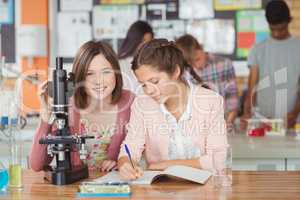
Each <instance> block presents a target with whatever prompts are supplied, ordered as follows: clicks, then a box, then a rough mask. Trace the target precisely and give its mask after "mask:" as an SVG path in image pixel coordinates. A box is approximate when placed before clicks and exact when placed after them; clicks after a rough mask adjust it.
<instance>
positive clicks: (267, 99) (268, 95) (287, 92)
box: [241, 0, 300, 129]
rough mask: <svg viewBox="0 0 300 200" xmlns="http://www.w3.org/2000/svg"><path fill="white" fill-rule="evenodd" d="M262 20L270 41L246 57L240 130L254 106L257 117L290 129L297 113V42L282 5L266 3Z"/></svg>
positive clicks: (299, 63)
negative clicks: (246, 78) (275, 120)
mask: <svg viewBox="0 0 300 200" xmlns="http://www.w3.org/2000/svg"><path fill="white" fill-rule="evenodd" d="M266 19H267V21H268V24H269V28H270V31H271V37H270V38H268V39H266V40H265V41H263V42H261V43H259V44H256V45H255V46H254V47H253V48H252V50H251V52H250V54H249V57H248V66H249V68H250V75H249V82H248V94H247V96H246V100H245V104H244V115H243V117H242V119H241V128H242V129H245V128H246V126H247V121H246V120H247V119H249V118H251V117H252V114H253V112H254V111H253V107H254V106H256V108H257V111H258V113H259V114H260V115H262V116H264V117H267V118H281V119H286V122H287V128H292V127H293V126H294V125H295V123H296V121H297V117H298V116H299V112H300V109H299V107H300V105H299V104H300V96H299V92H297V91H298V77H299V74H300V56H299V55H300V54H299V52H300V39H299V38H296V37H293V36H292V35H291V34H290V32H289V23H290V22H291V20H292V18H291V16H290V10H289V8H288V6H287V4H286V3H285V2H284V1H279V0H277V1H270V2H269V3H268V4H267V6H266Z"/></svg>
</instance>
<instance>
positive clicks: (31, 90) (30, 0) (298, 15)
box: [20, 0, 300, 113]
mask: <svg viewBox="0 0 300 200" xmlns="http://www.w3.org/2000/svg"><path fill="white" fill-rule="evenodd" d="M20 1H21V25H22V24H36V25H46V26H48V25H49V17H48V16H49V6H48V3H49V1H48V0H20ZM51 1H52V0H51ZM286 1H287V2H288V3H289V5H290V8H291V13H292V16H293V21H292V23H291V25H290V29H291V33H292V34H293V35H296V36H298V37H300V0H286ZM52 9H53V8H52ZM33 10H34V11H33ZM48 38H49V37H48ZM48 46H49V45H48ZM49 62H50V61H49V56H47V57H38V58H34V59H33V62H32V64H30V62H28V59H27V58H22V59H21V68H22V72H23V73H25V74H28V75H33V76H34V75H35V72H37V71H38V70H42V71H44V74H45V76H40V77H38V78H39V80H44V79H45V78H46V75H47V74H48V66H49ZM237 82H238V85H239V91H240V92H241V91H242V88H244V86H245V85H246V83H247V78H246V77H238V80H237ZM36 94H37V85H33V84H31V83H29V82H28V81H24V82H23V93H22V96H23V105H24V106H23V111H24V112H25V113H32V112H37V110H38V109H39V102H38V98H37V95H36Z"/></svg>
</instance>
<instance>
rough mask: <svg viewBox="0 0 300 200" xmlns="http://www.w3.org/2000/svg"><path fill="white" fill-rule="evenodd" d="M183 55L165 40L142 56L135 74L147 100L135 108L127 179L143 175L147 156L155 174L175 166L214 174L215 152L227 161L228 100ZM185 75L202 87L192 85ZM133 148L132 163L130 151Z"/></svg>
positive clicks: (122, 161) (123, 155)
mask: <svg viewBox="0 0 300 200" xmlns="http://www.w3.org/2000/svg"><path fill="white" fill-rule="evenodd" d="M186 68H187V63H186V61H185V60H184V57H183V55H182V52H181V51H180V50H179V49H178V48H177V47H176V46H175V45H174V44H173V43H172V42H168V41H167V40H165V39H154V40H152V41H150V42H148V43H146V44H144V45H143V46H142V47H141V48H140V50H139V51H138V52H137V54H136V56H135V57H134V60H133V63H132V69H133V71H134V73H135V75H136V77H137V79H138V81H139V83H140V84H141V86H142V87H143V90H144V93H145V94H144V95H142V96H138V97H136V98H135V100H134V102H133V104H132V107H131V117H130V122H129V124H128V127H127V128H128V133H127V136H126V138H125V140H124V141H123V144H122V145H121V149H120V154H119V160H118V168H119V173H120V175H121V177H122V178H123V179H125V180H134V179H137V178H139V177H140V176H141V175H142V169H141V168H140V167H139V166H138V164H137V163H139V161H140V158H141V156H142V154H143V153H144V155H145V159H146V162H147V165H148V169H150V170H164V169H166V168H167V167H169V166H172V165H185V166H190V167H194V168H201V169H211V168H212V165H213V163H212V162H213V161H212V160H213V158H212V152H215V151H216V150H218V152H219V153H218V154H216V156H218V158H216V159H218V160H220V161H221V162H218V163H221V164H222V161H223V160H224V161H225V154H226V147H227V146H228V144H227V138H226V126H225V120H224V110H223V98H222V97H221V96H220V95H219V94H217V93H216V92H214V91H212V90H209V89H206V88H204V87H203V86H202V84H201V80H200V78H199V77H197V75H196V74H195V73H194V71H193V68H191V67H189V68H187V69H189V70H190V71H189V72H187V71H186V70H185V69H186ZM185 73H189V74H191V75H192V76H193V77H194V79H195V80H198V82H199V84H198V85H196V84H191V83H190V82H189V81H188V80H186V78H185V77H186V75H185ZM125 146H126V147H127V149H129V151H130V154H131V159H132V161H133V164H131V162H130V159H129V156H128V153H127V152H126V148H125Z"/></svg>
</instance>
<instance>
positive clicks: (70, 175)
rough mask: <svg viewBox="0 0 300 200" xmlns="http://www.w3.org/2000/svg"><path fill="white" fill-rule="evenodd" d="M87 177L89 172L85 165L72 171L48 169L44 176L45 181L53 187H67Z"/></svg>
mask: <svg viewBox="0 0 300 200" xmlns="http://www.w3.org/2000/svg"><path fill="white" fill-rule="evenodd" d="M88 177H89V170H88V167H87V165H83V166H80V168H73V169H72V170H56V169H54V170H52V169H50V170H49V171H46V174H45V179H46V180H48V181H50V182H51V183H52V184H53V185H68V184H71V183H74V182H76V181H79V180H81V179H85V178H88Z"/></svg>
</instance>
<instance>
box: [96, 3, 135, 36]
mask: <svg viewBox="0 0 300 200" xmlns="http://www.w3.org/2000/svg"><path fill="white" fill-rule="evenodd" d="M120 16H122V17H120ZM138 18H139V7H138V5H99V6H95V7H94V8H93V34H94V38H95V39H118V38H125V36H126V33H127V30H128V28H129V26H130V25H131V24H132V23H134V22H135V21H136V20H138Z"/></svg>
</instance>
